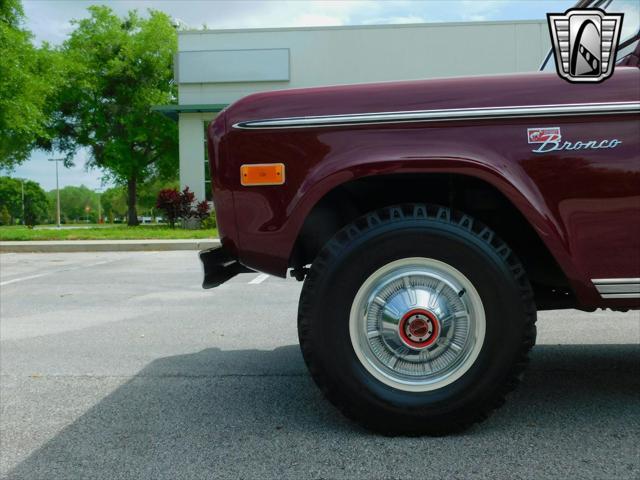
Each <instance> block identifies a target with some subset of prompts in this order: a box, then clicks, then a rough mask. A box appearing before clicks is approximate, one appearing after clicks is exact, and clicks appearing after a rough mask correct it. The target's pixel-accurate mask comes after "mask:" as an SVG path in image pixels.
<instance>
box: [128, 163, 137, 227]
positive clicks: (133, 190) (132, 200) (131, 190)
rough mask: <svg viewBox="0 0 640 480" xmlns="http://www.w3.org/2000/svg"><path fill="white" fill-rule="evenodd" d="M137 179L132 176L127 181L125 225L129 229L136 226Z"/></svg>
mask: <svg viewBox="0 0 640 480" xmlns="http://www.w3.org/2000/svg"><path fill="white" fill-rule="evenodd" d="M137 190H138V179H137V178H136V177H135V176H134V177H131V178H129V180H127V207H128V208H127V224H128V225H129V226H130V227H134V226H136V225H138V211H137V210H136V200H137V197H138V191H137Z"/></svg>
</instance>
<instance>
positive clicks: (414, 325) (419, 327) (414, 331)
mask: <svg viewBox="0 0 640 480" xmlns="http://www.w3.org/2000/svg"><path fill="white" fill-rule="evenodd" d="M428 331H429V325H427V322H426V321H424V320H423V319H422V318H414V319H413V320H411V321H410V322H409V332H411V335H413V336H415V337H424V336H425V335H426V334H427V332H428Z"/></svg>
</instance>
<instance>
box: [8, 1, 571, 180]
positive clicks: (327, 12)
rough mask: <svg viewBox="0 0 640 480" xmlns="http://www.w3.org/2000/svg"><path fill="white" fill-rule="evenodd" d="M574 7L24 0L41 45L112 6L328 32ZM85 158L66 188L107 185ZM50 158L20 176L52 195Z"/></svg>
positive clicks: (32, 163) (527, 15)
mask: <svg viewBox="0 0 640 480" xmlns="http://www.w3.org/2000/svg"><path fill="white" fill-rule="evenodd" d="M574 3H575V1H574V0H392V1H371V0H329V1H304V0H297V1H277V0H262V1H253V0H235V1H233V0H232V1H226V0H218V1H213V0H211V1H206V0H181V1H180V0H155V1H151V0H147V1H145V0H111V1H85V0H23V5H24V10H25V14H26V17H27V22H26V27H27V28H28V29H29V30H31V31H32V32H33V34H34V35H35V39H36V41H37V42H42V41H47V42H50V43H53V44H59V43H61V42H63V41H64V39H65V38H66V36H67V35H68V34H69V32H70V31H71V29H72V25H71V20H72V19H78V18H83V17H86V16H87V10H86V9H87V7H88V6H90V5H94V4H104V5H109V6H110V7H111V8H113V10H115V11H116V12H117V13H119V14H124V13H126V12H127V11H128V10H132V9H137V10H139V11H140V12H145V11H146V10H148V9H150V8H151V9H157V10H162V11H164V12H166V13H167V14H169V15H171V16H172V17H174V18H175V19H177V20H179V21H180V22H181V23H183V24H185V25H186V26H188V27H189V28H203V27H205V26H206V28H210V29H219V28H260V27H292V26H295V27H305V26H323V25H364V24H396V23H419V22H459V21H483V20H514V19H541V18H544V17H545V14H546V13H547V12H561V11H564V10H566V9H567V8H569V7H571V6H572V5H573V4H574ZM85 155H86V154H85V153H83V152H81V153H80V154H79V155H78V157H77V158H76V162H75V163H76V167H74V168H70V169H63V170H61V173H60V184H61V186H64V185H80V184H84V185H87V186H88V187H91V188H98V187H100V186H101V181H100V172H99V171H88V172H87V171H86V170H85V168H84V158H85ZM48 156H49V155H47V154H45V153H43V152H34V153H33V155H32V157H31V159H30V160H29V161H28V162H26V163H25V164H24V165H22V166H20V167H18V168H17V169H16V171H15V172H13V175H15V176H20V177H25V178H30V179H33V180H36V181H38V182H39V183H40V184H41V185H42V186H43V187H44V188H45V189H46V190H49V189H52V188H54V187H55V167H54V164H53V163H49V162H47V161H46V158H47V157H48Z"/></svg>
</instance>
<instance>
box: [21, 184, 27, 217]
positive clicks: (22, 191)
mask: <svg viewBox="0 0 640 480" xmlns="http://www.w3.org/2000/svg"><path fill="white" fill-rule="evenodd" d="M20 185H21V186H22V225H26V222H25V220H24V178H23V179H21V180H20Z"/></svg>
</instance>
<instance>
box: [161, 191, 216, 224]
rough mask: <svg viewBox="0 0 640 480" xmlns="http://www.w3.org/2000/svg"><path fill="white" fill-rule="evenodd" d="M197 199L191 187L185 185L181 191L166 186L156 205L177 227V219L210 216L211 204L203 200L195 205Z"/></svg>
mask: <svg viewBox="0 0 640 480" xmlns="http://www.w3.org/2000/svg"><path fill="white" fill-rule="evenodd" d="M195 201H196V196H195V194H194V193H193V192H192V191H191V190H189V187H185V188H184V190H182V191H181V192H179V191H178V190H177V189H175V188H165V189H163V190H160V192H159V193H158V199H157V201H156V207H157V208H159V209H160V210H162V212H163V213H164V215H165V217H166V219H167V220H168V221H169V225H171V228H175V224H176V220H178V219H180V218H182V219H185V220H186V219H189V218H197V219H199V220H200V221H204V220H205V219H207V218H208V217H209V204H208V203H207V202H206V201H202V202H199V203H197V204H196V205H195V207H194V203H195ZM214 222H215V220H214Z"/></svg>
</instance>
